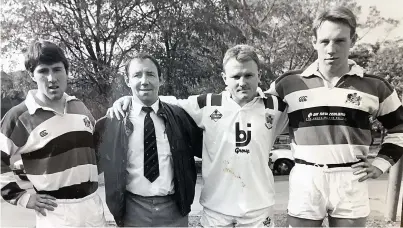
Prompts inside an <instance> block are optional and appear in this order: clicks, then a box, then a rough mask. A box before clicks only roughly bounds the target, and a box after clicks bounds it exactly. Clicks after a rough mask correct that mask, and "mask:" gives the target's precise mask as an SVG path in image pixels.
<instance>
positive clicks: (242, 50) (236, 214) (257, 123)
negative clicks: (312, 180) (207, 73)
mask: <svg viewBox="0 0 403 228" xmlns="http://www.w3.org/2000/svg"><path fill="white" fill-rule="evenodd" d="M223 66H224V72H223V73H222V78H223V80H224V82H225V84H226V86H227V87H226V90H225V91H223V92H222V93H220V94H203V95H198V96H190V97H189V98H188V99H185V100H177V99H175V98H172V97H165V98H164V97H160V98H161V100H165V101H167V102H171V103H174V104H177V105H179V106H181V107H182V108H183V109H184V110H185V111H186V112H187V113H188V114H189V115H190V116H191V117H192V118H193V119H194V121H195V122H196V123H197V125H198V126H199V127H200V128H202V129H203V155H202V157H203V161H202V176H203V183H204V184H203V189H202V192H201V196H200V203H201V205H203V207H204V209H203V215H202V217H201V224H202V225H203V226H207V227H216V226H251V227H255V226H273V225H274V223H273V206H274V195H275V192H274V180H273V174H272V171H271V170H270V168H269V166H268V162H269V153H270V150H271V148H272V146H273V142H274V140H275V138H276V136H277V135H278V134H279V133H281V132H282V131H283V130H284V128H285V127H286V125H287V122H286V115H285V114H284V113H285V112H284V111H285V107H286V106H285V104H284V103H283V102H282V101H281V100H280V99H278V98H277V97H276V96H273V95H267V94H264V93H263V92H262V90H261V89H260V88H259V87H258V85H259V82H260V77H261V76H260V75H259V59H258V56H257V54H256V52H255V51H254V49H253V47H251V46H248V45H237V46H235V47H232V48H230V49H229V50H227V52H226V53H225V56H224V59H223ZM129 102H130V97H125V98H121V99H119V100H118V101H116V102H115V104H114V110H113V111H111V110H110V111H109V114H110V115H114V116H116V117H118V118H119V116H120V115H122V116H124V115H126V113H125V111H123V110H126V109H127V106H128V104H129ZM122 106H123V108H122Z"/></svg>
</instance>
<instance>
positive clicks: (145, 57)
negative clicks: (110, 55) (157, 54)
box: [125, 53, 161, 77]
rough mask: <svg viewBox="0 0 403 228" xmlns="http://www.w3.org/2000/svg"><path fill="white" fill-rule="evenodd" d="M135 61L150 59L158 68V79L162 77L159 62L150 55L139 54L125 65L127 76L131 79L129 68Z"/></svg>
mask: <svg viewBox="0 0 403 228" xmlns="http://www.w3.org/2000/svg"><path fill="white" fill-rule="evenodd" d="M135 59H141V60H145V59H149V60H151V61H152V62H153V63H154V64H155V66H156V67H157V72H158V77H161V66H160V64H159V63H158V61H157V60H156V59H155V58H154V57H153V56H152V55H150V54H148V53H138V54H136V55H135V56H133V57H132V58H130V59H129V60H128V61H127V62H126V65H125V72H126V76H127V77H129V68H130V65H131V64H132V61H133V60H135Z"/></svg>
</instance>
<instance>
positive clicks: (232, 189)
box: [161, 88, 287, 216]
mask: <svg viewBox="0 0 403 228" xmlns="http://www.w3.org/2000/svg"><path fill="white" fill-rule="evenodd" d="M258 94H259V95H258V96H257V97H256V98H254V99H253V100H252V101H251V102H249V103H248V104H246V105H245V106H243V107H240V106H239V105H238V104H237V103H236V102H235V101H234V100H233V99H232V98H231V96H230V93H229V92H227V91H224V92H222V93H221V94H204V95H199V96H190V97H189V98H188V99H185V100H178V101H177V102H178V105H179V106H181V107H182V108H183V109H184V110H186V112H187V113H188V114H189V115H190V116H191V117H192V118H193V119H194V120H195V122H196V123H197V125H198V126H199V127H200V128H202V129H204V131H203V155H202V156H203V162H202V175H203V189H202V192H201V196H200V203H201V204H202V205H203V206H204V207H206V208H208V209H210V210H213V211H216V212H219V213H222V214H225V215H231V216H243V215H245V214H246V213H247V212H250V211H253V210H259V209H263V208H266V207H269V206H271V205H273V204H274V194H275V191H274V180H273V174H272V172H271V170H270V168H269V165H268V162H269V153H270V150H271V148H272V146H273V142H274V140H275V138H276V136H277V135H278V134H279V133H281V132H282V131H283V130H284V129H285V127H286V125H287V122H286V119H287V118H286V114H285V113H286V112H284V109H285V104H284V103H283V102H282V101H280V99H278V98H277V97H276V96H273V95H265V94H263V92H262V91H261V89H260V88H259V89H258ZM161 100H165V99H164V98H163V97H161ZM168 102H170V101H168Z"/></svg>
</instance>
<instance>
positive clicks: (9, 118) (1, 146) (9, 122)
mask: <svg viewBox="0 0 403 228" xmlns="http://www.w3.org/2000/svg"><path fill="white" fill-rule="evenodd" d="M18 117H19V114H18V113H13V110H10V111H9V112H7V113H6V115H5V116H4V118H3V120H2V121H1V132H0V150H1V181H0V184H1V186H0V187H1V196H2V197H3V199H4V200H5V201H7V202H8V203H10V204H13V205H20V206H23V207H26V205H27V203H28V200H29V197H30V195H29V194H28V193H27V191H26V190H24V189H23V188H21V187H20V186H19V185H18V181H17V179H16V176H15V175H14V174H13V172H12V170H11V168H10V167H11V165H12V164H10V161H11V156H15V155H16V154H17V152H18V150H19V148H20V146H22V144H24V143H25V141H26V140H25V138H27V135H28V134H27V132H26V129H25V127H24V126H23V124H22V123H21V122H20V121H19V120H18ZM24 136H25V137H24ZM17 203H18V204H17Z"/></svg>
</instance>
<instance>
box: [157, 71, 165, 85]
mask: <svg viewBox="0 0 403 228" xmlns="http://www.w3.org/2000/svg"><path fill="white" fill-rule="evenodd" d="M158 78H159V80H160V86H163V85H165V78H164V76H162V74H161V75H160V76H159V77H158Z"/></svg>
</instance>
